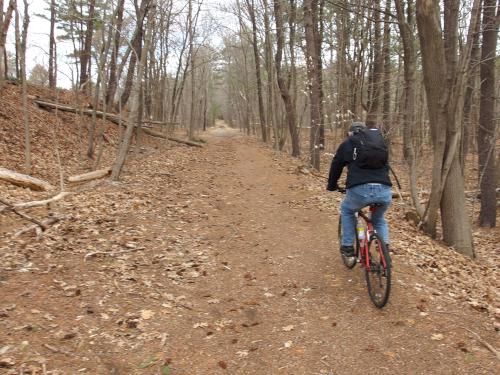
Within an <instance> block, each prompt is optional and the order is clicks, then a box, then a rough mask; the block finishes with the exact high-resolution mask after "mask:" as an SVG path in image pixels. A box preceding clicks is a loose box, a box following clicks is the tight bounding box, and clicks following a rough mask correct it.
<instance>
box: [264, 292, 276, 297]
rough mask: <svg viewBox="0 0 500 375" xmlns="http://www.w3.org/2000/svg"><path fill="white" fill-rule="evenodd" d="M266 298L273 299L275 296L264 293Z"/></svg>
mask: <svg viewBox="0 0 500 375" xmlns="http://www.w3.org/2000/svg"><path fill="white" fill-rule="evenodd" d="M264 296H265V297H267V298H271V297H274V294H272V293H269V292H266V293H264Z"/></svg>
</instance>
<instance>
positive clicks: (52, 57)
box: [49, 0, 57, 89]
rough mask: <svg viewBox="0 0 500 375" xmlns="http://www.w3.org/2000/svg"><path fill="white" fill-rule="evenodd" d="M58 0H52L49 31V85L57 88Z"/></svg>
mask: <svg viewBox="0 0 500 375" xmlns="http://www.w3.org/2000/svg"><path fill="white" fill-rule="evenodd" d="M55 25H56V0H50V33H49V87H50V88H51V89H55V88H56V83H57V49H56V37H55Z"/></svg>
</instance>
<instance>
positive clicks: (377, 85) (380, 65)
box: [366, 1, 384, 127]
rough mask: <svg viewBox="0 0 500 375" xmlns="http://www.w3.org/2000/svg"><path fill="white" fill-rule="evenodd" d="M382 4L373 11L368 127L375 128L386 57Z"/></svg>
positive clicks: (375, 5)
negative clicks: (381, 15)
mask: <svg viewBox="0 0 500 375" xmlns="http://www.w3.org/2000/svg"><path fill="white" fill-rule="evenodd" d="M380 24H381V22H380V3H379V2H378V1H374V9H373V30H374V36H373V47H372V48H373V62H372V67H371V72H372V76H371V79H370V83H369V85H370V86H371V88H370V93H371V97H369V101H368V113H367V115H366V125H367V126H368V127H374V126H375V125H377V124H378V121H379V118H378V117H379V113H380V102H381V101H380V99H381V96H382V78H383V72H384V56H383V54H382V33H381V30H380Z"/></svg>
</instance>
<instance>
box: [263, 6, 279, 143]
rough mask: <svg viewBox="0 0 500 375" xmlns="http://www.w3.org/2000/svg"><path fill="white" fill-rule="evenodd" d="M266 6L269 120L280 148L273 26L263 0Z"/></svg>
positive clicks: (265, 29)
mask: <svg viewBox="0 0 500 375" xmlns="http://www.w3.org/2000/svg"><path fill="white" fill-rule="evenodd" d="M262 3H263V7H264V34H265V39H264V45H265V54H264V56H265V60H266V73H267V120H268V122H269V123H270V124H271V128H272V129H273V133H274V147H275V148H276V149H277V148H278V130H277V122H276V121H275V116H274V114H275V113H276V112H277V108H276V105H275V100H274V99H275V95H274V94H275V90H274V82H275V81H274V70H273V61H272V59H273V58H272V56H273V46H272V42H271V40H272V36H271V27H270V22H269V10H268V3H267V0H262Z"/></svg>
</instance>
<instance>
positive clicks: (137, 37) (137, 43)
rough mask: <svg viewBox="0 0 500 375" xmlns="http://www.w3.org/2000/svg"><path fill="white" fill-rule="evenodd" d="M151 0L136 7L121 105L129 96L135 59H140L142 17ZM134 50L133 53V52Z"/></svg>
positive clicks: (142, 28) (145, 0) (142, 30)
mask: <svg viewBox="0 0 500 375" xmlns="http://www.w3.org/2000/svg"><path fill="white" fill-rule="evenodd" d="M150 2H151V0H142V1H141V6H140V7H139V8H137V9H136V17H137V26H136V29H135V33H134V38H133V39H132V43H131V44H132V49H133V52H132V54H131V55H130V61H129V65H128V72H127V78H126V80H125V84H124V88H123V93H122V95H121V105H122V107H125V105H126V104H127V102H128V99H129V97H130V93H131V91H132V85H133V81H134V73H135V66H136V64H137V61H138V60H140V59H141V56H142V37H143V32H144V18H145V15H146V12H147V10H148V7H149V4H150ZM134 51H135V53H134Z"/></svg>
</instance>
